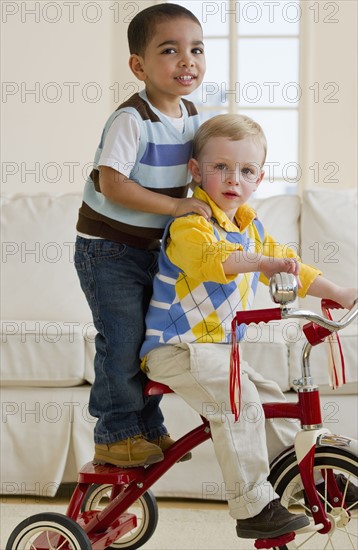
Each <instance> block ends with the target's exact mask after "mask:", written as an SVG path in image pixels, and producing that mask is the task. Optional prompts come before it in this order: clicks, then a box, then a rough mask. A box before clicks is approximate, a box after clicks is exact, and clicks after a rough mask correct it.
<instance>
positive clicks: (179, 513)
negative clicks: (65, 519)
mask: <svg viewBox="0 0 358 550" xmlns="http://www.w3.org/2000/svg"><path fill="white" fill-rule="evenodd" d="M67 501H68V499H63V498H62V499H57V500H53V499H39V498H38V497H25V500H21V499H20V498H19V497H2V501H1V505H0V520H1V521H0V531H1V535H0V550H5V544H6V542H7V539H8V537H9V535H10V533H11V532H12V530H13V529H14V527H16V526H17V525H18V524H19V523H20V522H21V521H22V520H23V519H25V518H27V517H29V516H31V515H33V514H37V513H40V512H59V513H65V510H66V503H67ZM158 507H159V522H158V526H157V528H156V531H155V533H154V534H153V536H152V538H151V539H150V540H149V541H148V542H147V543H146V544H145V545H144V546H142V547H141V548H142V549H143V550H234V549H235V550H252V549H254V541H253V540H243V539H238V538H237V537H236V533H235V522H234V521H233V520H232V519H231V518H230V516H229V514H228V511H227V506H226V504H225V503H217V502H207V501H206V502H204V501H190V500H185V501H180V500H163V499H158ZM352 530H353V531H352ZM350 531H351V536H350V537H349V540H347V537H343V539H341V536H340V535H341V534H340V533H339V530H338V532H337V531H336V533H335V534H334V542H333V544H331V542H327V538H326V537H321V536H318V537H314V540H310V542H309V543H308V546H306V545H305V546H304V548H305V550H314V549H317V550H323V549H332V548H334V549H338V550H358V527H357V512H355V513H354V520H353V521H352V524H351V525H350Z"/></svg>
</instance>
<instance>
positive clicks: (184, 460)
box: [178, 453, 193, 462]
mask: <svg viewBox="0 0 358 550" xmlns="http://www.w3.org/2000/svg"><path fill="white" fill-rule="evenodd" d="M192 458H193V455H192V454H191V453H186V455H184V456H182V457H181V458H179V460H178V462H186V461H187V460H191V459H192Z"/></svg>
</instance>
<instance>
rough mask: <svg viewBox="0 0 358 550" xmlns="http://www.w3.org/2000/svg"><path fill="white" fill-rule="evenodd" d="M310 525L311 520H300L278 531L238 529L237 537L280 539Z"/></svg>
mask: <svg viewBox="0 0 358 550" xmlns="http://www.w3.org/2000/svg"><path fill="white" fill-rule="evenodd" d="M309 524H310V522H309V519H308V518H306V517H304V518H298V519H297V520H292V521H291V523H290V524H289V525H285V526H284V527H281V529H276V531H258V530H257V529H251V530H250V529H244V530H243V529H240V528H239V527H236V533H237V536H238V537H239V538H241V539H272V538H274V537H280V536H281V535H287V534H288V533H291V532H292V531H297V530H298V529H302V528H303V527H307V526H308V525H309Z"/></svg>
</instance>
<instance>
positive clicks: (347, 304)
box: [334, 287, 358, 309]
mask: <svg viewBox="0 0 358 550" xmlns="http://www.w3.org/2000/svg"><path fill="white" fill-rule="evenodd" d="M357 298H358V290H357V289H356V288H341V287H339V288H338V291H337V297H336V298H335V300H334V301H335V302H337V303H338V304H340V305H341V306H342V307H344V308H345V309H351V308H352V307H353V304H354V302H355V300H357Z"/></svg>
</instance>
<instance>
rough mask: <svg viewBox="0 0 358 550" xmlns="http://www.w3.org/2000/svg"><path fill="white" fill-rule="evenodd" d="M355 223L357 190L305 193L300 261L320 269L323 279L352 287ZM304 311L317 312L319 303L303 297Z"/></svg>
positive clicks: (355, 263)
mask: <svg viewBox="0 0 358 550" xmlns="http://www.w3.org/2000/svg"><path fill="white" fill-rule="evenodd" d="M357 221H358V215H357V189H344V190H342V191H337V190H328V189H309V190H307V191H305V192H304V193H303V197H302V217H301V249H302V257H303V260H304V261H305V262H306V263H308V264H310V265H312V266H314V267H316V268H318V269H321V270H322V272H323V275H324V276H325V277H327V279H329V280H331V281H334V282H335V283H337V284H340V285H344V286H350V287H356V286H357V267H358V256H357V234H358V228H357ZM305 307H307V308H308V309H311V308H314V309H315V310H316V311H317V310H318V311H319V307H320V304H319V300H318V299H317V298H312V297H307V298H306V299H305ZM341 315H342V314H341V313H338V316H341Z"/></svg>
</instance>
